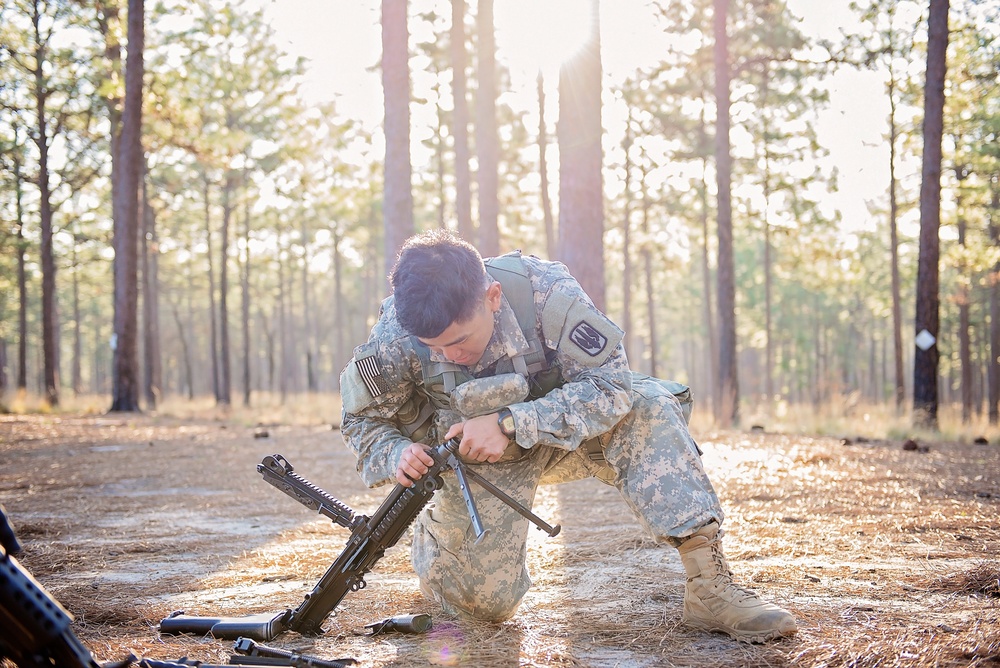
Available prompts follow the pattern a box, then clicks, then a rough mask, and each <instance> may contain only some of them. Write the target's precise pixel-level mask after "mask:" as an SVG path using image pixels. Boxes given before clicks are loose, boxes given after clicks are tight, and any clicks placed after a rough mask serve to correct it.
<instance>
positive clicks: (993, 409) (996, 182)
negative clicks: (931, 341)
mask: <svg viewBox="0 0 1000 668" xmlns="http://www.w3.org/2000/svg"><path fill="white" fill-rule="evenodd" d="M990 189H991V191H992V197H991V201H990V211H989V216H990V222H989V234H990V240H991V241H992V242H993V245H994V246H1000V175H994V176H993V178H992V179H991V183H990ZM987 284H988V286H989V295H990V296H989V300H990V355H989V364H988V365H987V367H986V395H987V404H988V406H987V411H986V412H987V415H988V419H989V422H990V424H997V423H998V422H1000V260H998V261H997V262H996V263H994V265H993V270H992V271H991V272H990V278H989V281H988V283H987Z"/></svg>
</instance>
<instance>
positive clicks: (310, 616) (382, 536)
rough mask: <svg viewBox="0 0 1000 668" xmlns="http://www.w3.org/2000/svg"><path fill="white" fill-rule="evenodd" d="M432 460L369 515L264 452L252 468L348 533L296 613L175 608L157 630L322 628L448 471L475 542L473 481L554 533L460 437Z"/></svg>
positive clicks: (254, 634)
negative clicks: (468, 460)
mask: <svg viewBox="0 0 1000 668" xmlns="http://www.w3.org/2000/svg"><path fill="white" fill-rule="evenodd" d="M428 453H430V455H431V457H433V458H434V465H433V466H431V468H430V470H429V471H428V472H427V473H426V474H425V475H424V476H423V477H421V478H420V480H417V481H416V482H415V483H414V484H413V485H412V486H410V487H406V486H404V485H402V484H399V483H397V484H396V486H395V487H394V488H393V489H392V491H391V492H390V493H389V496H388V497H387V498H386V499H385V501H383V502H382V505H381V506H379V508H378V510H376V511H375V514H373V515H372V516H371V517H367V516H365V515H358V514H357V513H355V512H354V511H353V510H351V509H350V508H349V507H348V506H346V505H345V504H343V503H341V502H340V501H338V500H337V499H335V498H333V497H332V496H330V495H329V494H327V493H326V492H324V491H323V490H322V489H320V488H318V487H316V486H315V485H313V484H312V483H310V482H309V481H308V480H306V479H304V478H302V477H301V476H299V475H298V474H297V473H295V472H294V469H293V468H292V465H291V464H289V463H288V461H287V460H286V459H285V458H284V457H282V456H281V455H271V456H268V457H265V458H264V459H263V461H261V463H260V464H259V465H258V466H257V471H258V472H259V473H260V474H261V475H262V476H263V477H264V480H266V481H267V482H269V483H270V484H272V485H274V486H275V487H277V488H278V489H280V490H281V491H283V492H284V493H285V494H287V495H289V496H290V497H292V498H293V499H295V500H296V501H298V502H300V503H302V504H303V505H305V506H306V507H308V508H310V509H312V510H315V511H317V512H319V513H320V514H322V515H325V516H326V517H328V518H330V519H331V520H333V521H334V522H336V523H337V524H339V525H340V526H342V527H345V528H347V529H350V530H351V537H350V539H348V541H347V545H346V546H345V547H344V550H343V551H342V552H341V553H340V556H339V557H337V560H336V561H334V562H333V564H332V565H331V566H330V567H329V568H328V569H327V571H326V573H324V574H323V577H322V578H320V581H319V583H318V584H317V585H316V586H315V587H314V588H313V590H312V593H310V594H308V595H307V596H306V597H305V600H304V601H302V603H301V604H300V605H299V607H297V608H296V609H295V610H285V611H284V612H280V613H277V614H262V615H251V616H247V617H197V616H193V615H185V614H183V613H181V612H176V613H174V614H172V615H171V616H170V617H167V618H166V619H164V620H162V621H161V622H160V632H161V633H168V634H173V633H197V634H200V635H205V634H208V633H211V634H212V635H213V636H215V637H216V638H226V639H235V638H240V637H244V638H251V639H254V640H263V641H267V640H271V639H272V638H274V637H275V636H277V635H278V634H280V633H283V632H285V631H289V630H290V631H296V632H298V633H301V634H303V635H319V634H321V633H323V629H322V628H321V625H322V623H323V621H324V620H325V619H326V618H327V616H328V615H329V614H330V613H331V612H332V611H333V609H334V608H336V607H337V605H338V604H339V603H340V602H341V600H343V598H344V596H346V595H347V594H348V593H350V592H354V591H358V590H360V589H364V587H365V586H366V582H365V574H366V573H368V572H369V571H370V570H371V569H372V568H373V567H374V566H375V564H376V563H377V562H378V560H379V559H381V558H382V555H383V554H385V551H386V549H388V548H390V547H392V546H393V545H395V544H396V542H397V541H399V539H400V538H401V537H402V536H403V534H404V533H405V531H406V529H407V528H409V526H410V524H412V523H413V521H414V520H415V519H416V517H417V515H418V514H419V513H420V511H421V510H423V508H424V506H426V505H427V503H428V502H429V501H430V499H431V497H432V496H433V495H434V492H436V491H437V490H439V489H440V488H441V486H442V484H443V476H444V475H445V474H446V473H447V472H449V471H454V473H455V476H456V477H457V478H458V484H459V488H460V489H461V491H462V495H463V497H464V498H465V504H466V507H467V508H468V510H469V515H470V516H471V518H472V526H473V528H474V529H475V531H476V537H477V539H481V538H482V537H483V536H484V535H485V534H486V532H487V529H486V528H485V527H483V523H482V520H481V519H480V517H479V512H478V511H477V510H476V504H475V500H474V499H473V498H472V493H471V491H470V490H469V480H472V481H474V482H476V483H477V484H478V485H480V486H481V487H483V488H484V489H486V490H487V491H488V492H490V493H491V494H493V495H494V496H496V497H497V498H498V499H500V500H501V501H503V502H504V503H506V504H507V505H508V506H510V507H511V508H513V509H514V510H516V511H517V512H518V513H520V514H521V515H522V516H524V517H526V518H527V519H528V520H530V521H531V522H532V523H534V524H535V525H536V526H537V527H538V528H540V529H541V530H542V531H544V532H545V533H547V534H548V535H549V536H555V535H556V534H558V533H559V529H560V527H559V526H558V525H557V526H555V527H553V526H550V525H549V524H547V523H546V522H545V521H544V520H542V519H541V518H539V517H538V516H537V515H535V514H534V513H532V512H531V511H530V510H528V509H527V508H525V507H524V506H522V505H521V504H520V503H518V502H517V501H516V500H515V499H513V498H511V497H510V496H509V495H508V494H507V493H505V492H504V491H503V490H501V489H499V488H498V487H496V486H495V485H494V484H493V483H491V482H490V481H489V480H486V479H485V478H483V477H482V476H481V475H479V474H478V473H476V472H475V471H473V470H472V469H470V468H468V467H466V465H465V464H463V463H462V461H461V460H460V459H459V457H458V440H456V439H452V440H450V441H448V442H446V443H442V444H441V445H438V446H436V447H434V448H430V449H428Z"/></svg>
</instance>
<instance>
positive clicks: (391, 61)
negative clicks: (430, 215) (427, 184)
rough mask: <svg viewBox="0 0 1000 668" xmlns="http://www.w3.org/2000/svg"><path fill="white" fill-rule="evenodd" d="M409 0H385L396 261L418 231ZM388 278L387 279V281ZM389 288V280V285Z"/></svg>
mask: <svg viewBox="0 0 1000 668" xmlns="http://www.w3.org/2000/svg"><path fill="white" fill-rule="evenodd" d="M406 8H407V1H406V0H382V89H383V94H384V99H385V123H384V126H385V190H384V198H383V202H382V217H383V224H384V227H385V239H384V247H383V250H384V258H385V266H386V268H387V271H386V272H385V273H384V275H388V273H389V272H388V268H389V267H392V266H393V265H394V264H395V262H396V256H397V255H398V254H399V249H400V248H402V246H403V242H404V241H406V239H407V238H408V237H410V236H411V235H412V234H413V232H414V223H413V194H412V191H411V187H412V171H411V167H410V71H409V52H408V45H407V41H408V29H407V23H406ZM384 280H385V279H383V281H384ZM385 287H386V289H387V288H388V284H387V283H386V285H385Z"/></svg>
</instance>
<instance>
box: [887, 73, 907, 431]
mask: <svg viewBox="0 0 1000 668" xmlns="http://www.w3.org/2000/svg"><path fill="white" fill-rule="evenodd" d="M895 87H896V80H895V74H893V73H890V75H889V262H890V265H891V267H890V268H891V272H892V341H893V368H894V370H895V391H894V396H895V397H896V412H897V413H901V412H902V410H903V403H904V402H905V401H906V380H905V374H904V373H903V314H902V303H903V297H902V290H901V287H900V283H901V281H900V276H899V230H898V228H897V219H898V217H899V203H898V202H897V200H896V140H897V139H898V130H897V129H896V95H895Z"/></svg>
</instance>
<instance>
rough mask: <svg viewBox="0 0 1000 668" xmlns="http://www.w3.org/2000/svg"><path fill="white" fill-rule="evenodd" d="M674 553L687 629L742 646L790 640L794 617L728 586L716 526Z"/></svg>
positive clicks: (729, 579) (751, 593)
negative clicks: (682, 576) (682, 578)
mask: <svg viewBox="0 0 1000 668" xmlns="http://www.w3.org/2000/svg"><path fill="white" fill-rule="evenodd" d="M677 550H678V552H680V554H681V561H682V562H683V564H684V570H685V571H687V576H688V579H687V585H686V587H685V589H684V622H685V623H686V624H687V625H689V626H692V627H694V628H697V629H702V630H704V631H717V632H720V633H727V634H729V635H730V636H731V637H733V638H735V639H736V640H740V641H743V642H766V641H768V640H771V639H773V638H778V637H781V636H791V635H795V631H796V630H797V627H796V625H795V618H794V617H792V615H791V614H789V613H788V611H786V610H783V609H781V608H779V607H778V606H776V605H774V604H772V603H765V602H764V601H762V600H761V599H760V597H759V596H758V595H757V593H756V592H754V591H753V590H751V589H747V588H745V587H741V586H739V585H737V584H735V583H734V582H733V574H732V573H731V572H730V571H729V565H728V564H727V563H726V557H725V555H723V553H722V531H721V530H720V529H719V525H718V524H716V523H715V522H713V523H711V524H709V525H708V526H706V527H703V528H702V529H700V530H699V531H698V532H697V533H695V534H694V535H693V536H691V537H690V538H688V539H687V540H686V541H684V542H683V543H681V545H680V547H678V548H677Z"/></svg>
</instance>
